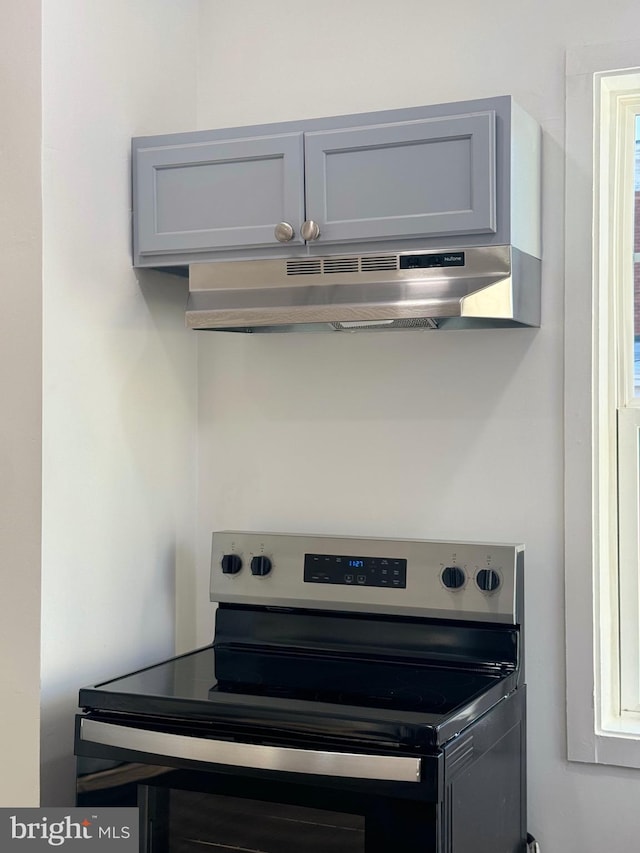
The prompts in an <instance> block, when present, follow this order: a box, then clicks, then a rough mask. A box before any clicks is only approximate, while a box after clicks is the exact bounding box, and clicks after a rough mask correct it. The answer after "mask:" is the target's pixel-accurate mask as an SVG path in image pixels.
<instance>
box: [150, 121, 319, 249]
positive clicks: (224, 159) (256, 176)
mask: <svg viewBox="0 0 640 853" xmlns="http://www.w3.org/2000/svg"><path fill="white" fill-rule="evenodd" d="M302 140H303V136H302V134H301V133H290V134H281V135H278V136H258V137H252V138H245V139H224V140H217V141H206V142H198V143H191V144H188V143H184V144H177V145H166V146H158V147H149V148H138V149H137V151H136V152H135V157H136V164H135V165H136V178H135V185H134V192H135V198H134V210H135V212H136V226H137V227H136V237H137V247H136V248H137V253H138V254H140V255H141V256H144V255H145V254H157V253H159V252H160V253H162V252H198V251H207V250H216V249H229V248H231V249H234V248H245V247H252V246H260V247H263V246H271V245H274V246H281V245H282V244H281V243H278V241H277V240H276V238H275V235H274V227H275V226H276V224H277V223H279V222H288V223H290V224H291V225H292V226H293V228H294V230H295V236H294V238H293V240H292V241H291V243H294V244H295V243H297V244H301V243H303V242H304V241H302V240H301V239H300V237H299V236H298V229H299V224H300V222H302V219H303V210H304V183H303V177H302V175H303V142H302Z"/></svg>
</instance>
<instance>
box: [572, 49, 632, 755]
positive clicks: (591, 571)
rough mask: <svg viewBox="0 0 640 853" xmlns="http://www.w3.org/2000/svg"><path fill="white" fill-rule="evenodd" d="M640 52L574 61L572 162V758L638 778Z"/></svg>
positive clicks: (597, 53) (602, 52)
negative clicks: (631, 58)
mask: <svg viewBox="0 0 640 853" xmlns="http://www.w3.org/2000/svg"><path fill="white" fill-rule="evenodd" d="M639 47H640V45H638V44H637V43H635V44H633V45H627V46H620V47H619V48H616V46H599V47H596V48H593V49H583V50H582V51H577V52H576V53H574V54H573V55H571V56H568V61H567V72H568V76H567V151H566V155H567V160H566V162H567V181H566V202H567V205H566V215H567V232H566V233H567V255H566V316H565V343H566V348H565V380H566V391H565V463H566V470H565V473H566V478H565V495H566V501H565V509H566V518H565V531H566V544H565V557H566V573H565V577H566V592H567V600H566V614H567V713H568V742H569V757H570V758H573V759H576V760H582V761H594V762H602V763H609V764H618V765H623V766H632V767H640V605H639V602H640V69H638V68H629V69H626V70H619V69H621V68H622V69H624V65H623V62H622V61H621V57H620V56H617V54H618V53H625V52H627V53H628V54H631V55H633V52H634V51H635V58H636V63H637V57H638V56H639V55H640V53H638V48H639ZM629 48H630V50H629ZM607 62H610V63H611V64H610V65H608V66H607ZM572 69H575V70H576V73H573V74H572ZM608 69H616V70H608Z"/></svg>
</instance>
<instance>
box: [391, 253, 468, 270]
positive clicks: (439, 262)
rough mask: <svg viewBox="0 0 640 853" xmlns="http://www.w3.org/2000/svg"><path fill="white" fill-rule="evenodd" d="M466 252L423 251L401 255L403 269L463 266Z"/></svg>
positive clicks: (401, 267)
mask: <svg viewBox="0 0 640 853" xmlns="http://www.w3.org/2000/svg"><path fill="white" fill-rule="evenodd" d="M463 266H464V252H445V253H442V254H433V253H427V252H423V253H421V254H419V255H400V269H401V270H425V269H434V268H435V267H463Z"/></svg>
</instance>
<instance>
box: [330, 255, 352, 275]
mask: <svg viewBox="0 0 640 853" xmlns="http://www.w3.org/2000/svg"><path fill="white" fill-rule="evenodd" d="M322 272H323V273H325V275H326V274H327V273H339V272H358V258H326V259H325V260H324V261H323V263H322Z"/></svg>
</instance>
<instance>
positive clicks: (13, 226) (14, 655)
mask: <svg viewBox="0 0 640 853" xmlns="http://www.w3.org/2000/svg"><path fill="white" fill-rule="evenodd" d="M40 103H41V100H40V0H7V2H5V3H3V5H2V25H1V26H0V104H1V105H2V119H3V120H2V132H1V133H0V258H1V259H2V334H0V400H1V401H2V402H1V406H2V414H1V415H0V661H2V665H1V667H0V673H1V675H0V708H1V709H2V711H1V716H0V719H1V720H2V724H1V725H0V755H1V756H2V764H1V766H2V772H1V773H0V807H2V806H18V805H20V806H33V805H37V803H38V776H39V774H38V757H39V737H38V730H39V725H40V711H39V684H40V499H41V487H40V474H41V453H40V442H41V408H40V401H41V395H40V384H41V377H42V368H41V352H42V323H41V306H42V274H41V271H42V252H41V235H42V217H41V206H40V138H41V120H40Z"/></svg>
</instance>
